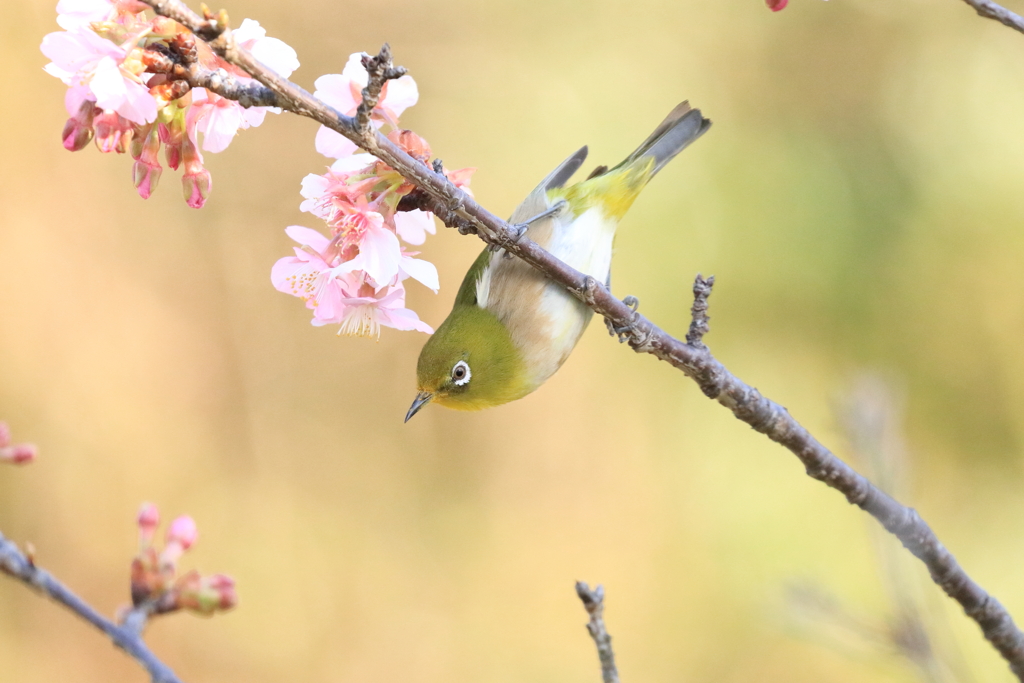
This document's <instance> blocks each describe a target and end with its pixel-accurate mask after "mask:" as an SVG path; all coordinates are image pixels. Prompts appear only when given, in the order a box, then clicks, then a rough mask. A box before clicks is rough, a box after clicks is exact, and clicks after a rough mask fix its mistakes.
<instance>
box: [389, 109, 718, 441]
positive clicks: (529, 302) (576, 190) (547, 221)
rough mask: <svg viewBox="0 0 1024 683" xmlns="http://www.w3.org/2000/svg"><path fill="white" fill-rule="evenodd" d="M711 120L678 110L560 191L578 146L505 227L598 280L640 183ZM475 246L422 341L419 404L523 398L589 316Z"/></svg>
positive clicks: (536, 277)
mask: <svg viewBox="0 0 1024 683" xmlns="http://www.w3.org/2000/svg"><path fill="white" fill-rule="evenodd" d="M710 126H711V121H709V120H708V119H706V118H704V117H703V116H702V115H701V113H700V110H699V109H691V108H690V105H689V104H688V103H687V102H683V103H682V104H680V105H678V106H677V107H676V108H675V109H673V110H672V112H671V113H670V114H669V115H668V116H667V117H666V118H665V120H664V121H662V122H661V124H660V125H659V126H658V127H657V128H656V129H655V130H654V132H653V133H651V135H650V137H648V138H647V139H646V140H644V142H643V143H642V144H641V145H640V146H639V147H638V148H637V149H636V151H634V152H633V153H632V154H630V155H629V156H628V157H626V159H625V160H624V161H623V162H622V163H620V164H619V165H618V166H614V167H612V168H608V167H606V166H600V167H598V168H597V169H595V170H594V172H593V173H591V174H590V176H589V177H588V178H587V179H586V180H584V181H582V182H579V183H576V184H574V185H570V186H568V187H566V185H565V184H566V182H567V181H568V180H569V178H570V177H571V176H572V175H573V174H574V173H575V172H576V171H577V170H578V169H579V168H580V166H582V165H583V162H584V160H585V159H586V157H587V148H586V147H583V148H582V149H580V150H579V151H578V152H576V153H575V154H573V155H572V156H570V157H569V158H568V159H566V160H565V161H563V162H562V163H561V164H560V165H559V166H558V168H556V169H555V170H554V171H552V172H551V174H550V175H549V176H548V177H547V178H545V179H544V180H543V181H542V182H541V183H540V185H538V186H537V188H536V189H535V190H534V191H533V192H531V193H530V194H529V196H527V197H526V199H525V200H523V203H522V204H520V205H519V206H518V207H517V208H516V210H515V211H514V212H513V213H512V217H511V218H510V219H509V222H510V223H512V224H513V225H520V226H528V229H529V232H528V233H527V234H528V236H529V237H530V239H532V240H533V241H535V242H536V243H537V244H539V245H540V246H541V247H543V248H544V249H546V250H548V251H549V252H550V253H551V254H552V255H553V256H555V257H556V258H558V259H561V260H562V261H564V262H565V263H567V264H568V265H570V266H572V267H573V268H575V269H576V270H579V271H581V272H583V273H586V274H588V275H591V276H592V277H594V278H596V279H597V280H598V281H600V282H608V281H609V276H610V270H611V260H612V241H613V239H614V237H615V229H616V227H617V226H618V223H619V220H620V219H621V218H622V216H623V215H624V214H625V213H626V211H627V210H628V209H629V207H630V205H632V203H633V200H634V199H636V197H637V195H638V194H640V191H641V190H642V189H643V188H644V186H645V185H647V183H648V182H649V181H650V180H651V178H653V177H654V176H655V174H656V173H657V172H658V171H660V170H661V169H662V167H663V166H664V165H665V164H667V163H668V162H669V161H670V160H671V159H672V158H673V157H675V156H676V155H677V154H679V152H681V151H683V149H685V148H686V147H687V146H688V145H689V144H690V143H691V142H693V141H694V140H696V139H697V138H698V137H700V136H701V135H702V134H703V133H704V132H705V131H706V130H707V129H708V128H709V127H710ZM504 256H505V254H504V253H503V251H498V252H493V251H491V250H490V249H484V251H483V253H481V254H480V256H479V257H478V258H477V259H476V261H475V262H474V263H473V265H472V266H471V267H470V269H469V272H468V273H466V277H465V279H463V281H462V286H461V287H460V288H459V291H458V294H457V295H456V296H455V306H454V307H453V308H452V312H451V313H450V314H449V315H448V318H447V319H445V321H444V322H443V323H441V326H440V327H438V328H437V332H435V333H434V334H433V336H431V337H430V339H428V340H427V343H426V344H425V345H424V346H423V350H422V351H421V352H420V357H419V362H418V364H417V367H416V376H417V383H418V389H419V393H418V394H417V395H416V400H415V401H413V404H412V407H411V408H409V412H408V413H407V414H406V416H405V419H406V421H408V420H409V418H411V417H412V416H413V415H415V414H416V413H417V411H419V410H420V408H422V407H423V406H424V405H426V404H427V403H428V402H429V403H437V404H439V405H442V406H446V407H448V408H456V409H458V410H480V409H483V408H489V407H491V406H496V405H501V404H502V403H508V402H509V401H514V400H516V399H518V398H522V397H523V396H526V395H527V394H529V393H530V392H532V391H533V390H534V389H536V388H537V387H539V386H540V385H541V384H543V383H544V381H545V380H547V379H548V378H549V377H551V375H553V374H554V373H555V371H556V370H558V368H559V367H561V365H562V363H564V362H565V359H566V358H568V357H569V354H570V353H571V352H572V350H573V348H574V347H575V346H576V342H578V341H579V339H580V336H581V335H582V334H583V330H584V329H586V327H587V324H588V323H589V322H590V319H591V317H592V316H593V312H592V311H591V310H590V309H589V308H587V307H586V306H585V305H584V304H583V303H582V302H580V301H578V300H577V299H576V298H574V297H573V296H572V295H571V294H569V293H568V292H566V291H565V289H563V288H562V287H561V285H558V284H556V283H554V282H551V281H550V280H548V279H547V278H546V277H544V275H542V274H541V273H540V272H539V271H537V270H536V269H535V268H533V267H532V266H530V265H529V264H527V263H525V262H523V261H521V260H519V259H508V258H504Z"/></svg>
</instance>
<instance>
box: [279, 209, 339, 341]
mask: <svg viewBox="0 0 1024 683" xmlns="http://www.w3.org/2000/svg"><path fill="white" fill-rule="evenodd" d="M285 233H287V235H288V236H289V237H291V238H292V239H293V240H295V241H296V242H298V243H299V244H300V245H302V246H301V247H296V248H295V256H287V257H285V258H282V259H279V260H278V261H277V263H275V264H274V267H273V268H272V269H271V271H270V281H271V282H272V283H273V284H274V287H275V288H276V289H277V290H278V291H280V292H284V293H285V294H291V295H292V296H297V297H299V298H300V299H302V300H303V301H304V302H305V303H306V308H308V309H310V310H312V311H313V324H314V325H326V324H328V323H334V322H339V321H340V317H339V314H340V313H341V300H342V299H343V298H345V292H344V291H343V285H344V282H343V281H342V280H341V279H339V278H337V277H335V276H334V274H333V273H332V272H331V270H332V265H331V264H330V263H328V262H327V261H326V260H325V259H324V256H323V254H324V253H325V252H326V251H327V249H328V246H329V245H330V242H331V240H329V239H328V238H326V237H324V236H323V235H321V234H320V233H319V232H317V231H316V230H311V229H309V228H304V227H302V226H301V225H292V226H289V227H288V228H286V229H285Z"/></svg>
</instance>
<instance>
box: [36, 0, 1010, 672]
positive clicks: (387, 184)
mask: <svg viewBox="0 0 1024 683" xmlns="http://www.w3.org/2000/svg"><path fill="white" fill-rule="evenodd" d="M968 2H969V3H970V4H972V5H973V6H975V7H976V8H979V7H981V6H982V5H986V6H988V5H989V4H990V3H983V2H975V1H974V0H968ZM62 4H63V3H62ZM771 4H772V5H773V7H774V8H776V9H778V8H781V7H783V6H785V2H773V3H771ZM147 8H151V9H152V10H154V11H155V13H156V16H155V17H149V16H147V13H146V12H144V10H146V9H147ZM986 16H991V13H990V14H989V15H986ZM60 23H61V26H62V27H63V28H64V29H65V31H63V32H60V33H56V34H51V35H50V36H47V38H46V39H45V40H44V42H43V51H44V52H45V53H46V54H47V56H49V57H50V58H51V59H52V60H53V63H52V64H51V65H49V67H48V71H49V72H50V73H51V74H53V75H55V76H57V77H59V78H61V79H62V80H63V81H64V82H65V83H66V84H67V85H68V86H69V91H68V97H67V98H66V104H67V107H68V113H69V115H70V116H71V118H70V120H69V121H68V124H67V126H66V127H65V129H64V134H63V140H64V145H65V146H66V147H67V148H68V149H72V150H76V149H81V148H82V147H84V146H86V145H87V144H88V142H89V141H90V139H95V140H96V141H97V144H98V146H99V147H100V149H101V151H106V152H110V151H114V152H124V151H131V152H132V154H133V156H135V158H136V163H135V166H134V169H133V179H134V182H135V185H136V187H137V188H138V189H139V192H140V194H142V195H143V196H148V195H149V194H150V193H151V192H152V191H153V189H154V188H155V185H156V182H157V181H158V180H159V177H160V172H161V171H160V166H159V161H158V160H157V154H158V152H159V150H160V148H161V146H162V147H163V148H164V149H165V152H166V159H167V163H168V165H169V166H170V167H171V168H177V167H178V165H179V164H180V165H181V166H182V167H183V169H184V175H183V188H184V194H185V196H186V199H187V201H188V203H189V205H190V206H194V207H197V208H198V207H201V206H202V205H203V204H204V203H205V202H206V201H207V199H208V197H209V193H210V189H211V187H212V178H211V177H210V175H209V172H208V171H207V170H206V169H205V167H204V165H203V158H202V152H204V151H205V152H217V151H221V150H223V149H224V148H226V147H227V146H228V144H229V143H230V141H231V139H232V138H233V136H234V134H235V133H236V132H237V131H238V130H240V129H243V128H247V127H253V126H257V125H259V124H260V123H261V122H262V121H263V119H264V118H265V116H266V114H267V113H269V112H271V111H274V112H275V113H276V111H288V112H292V113H295V114H299V115H301V116H305V117H308V118H311V119H313V120H315V121H316V122H318V123H319V124H321V127H320V129H319V131H318V132H317V136H316V145H317V148H318V149H319V150H320V151H321V152H322V153H324V154H325V155H326V156H329V157H331V158H334V159H336V160H337V161H335V163H334V165H333V166H332V167H331V170H330V172H329V173H328V174H325V175H323V176H308V177H307V178H306V181H305V182H304V188H303V196H304V198H305V201H304V202H303V204H302V208H303V209H304V210H305V211H308V212H309V213H311V214H313V215H314V216H316V217H317V218H318V219H320V220H323V221H324V222H325V223H326V226H327V228H328V230H329V235H323V234H321V233H319V232H318V231H315V230H311V229H309V228H304V227H297V226H293V227H291V228H289V235H290V236H291V237H293V238H294V239H295V240H296V241H297V242H298V243H299V246H298V247H297V248H296V251H295V255H294V256H293V257H287V258H285V259H282V260H281V261H279V262H278V263H277V265H275V267H274V274H273V280H274V284H275V286H276V287H277V288H278V289H280V290H282V291H284V292H286V293H289V294H294V295H296V296H298V297H300V298H301V299H302V300H303V301H304V302H305V304H306V306H307V307H308V308H309V309H311V310H312V311H313V323H314V324H316V325H336V326H337V327H338V329H339V331H340V332H342V333H349V334H368V335H376V334H377V333H378V332H379V329H380V327H381V326H390V327H395V328H398V329H416V330H423V331H427V330H428V329H429V328H428V327H427V326H426V325H425V324H424V323H422V322H421V321H419V319H418V318H417V317H416V315H415V314H414V313H412V312H411V311H409V310H408V309H406V308H405V291H404V285H403V282H404V281H405V280H407V279H409V278H412V279H416V280H419V281H420V282H422V283H423V284H425V285H426V286H428V287H430V288H431V289H436V271H434V269H433V266H431V265H430V264H426V263H425V262H423V261H420V260H418V259H415V258H413V256H414V254H413V253H411V252H407V251H406V250H405V247H404V246H403V242H404V243H405V244H407V245H416V244H419V243H421V242H422V241H423V239H425V234H426V233H428V232H432V231H433V223H432V218H431V217H430V215H429V214H433V215H434V216H437V217H438V218H440V219H441V220H442V221H443V222H444V223H445V224H446V225H448V226H449V227H453V228H456V229H458V230H459V232H460V233H463V234H476V235H478V236H479V237H480V238H481V239H483V240H484V241H485V242H486V243H487V244H489V245H498V246H499V247H501V248H503V249H504V250H505V251H506V252H507V253H508V254H511V255H512V256H514V257H515V258H517V259H519V260H520V261H521V262H522V263H517V264H516V265H518V266H523V264H528V265H529V266H531V267H533V268H534V269H536V271H537V272H538V273H540V274H542V276H543V277H544V278H546V279H547V281H550V282H552V283H556V284H557V285H558V286H560V287H561V288H563V289H564V291H565V292H567V293H568V294H569V295H570V296H572V297H574V298H575V299H577V300H579V301H580V302H582V303H583V305H585V306H587V307H588V308H590V309H591V310H592V311H594V312H596V313H598V314H600V315H601V316H603V317H604V318H605V319H606V320H607V321H608V322H609V324H610V325H611V326H612V327H613V328H614V329H617V330H622V331H623V335H624V337H625V339H626V341H627V342H628V343H629V345H630V346H631V347H632V348H633V349H634V350H636V351H637V352H642V353H648V354H651V355H653V356H655V357H656V358H658V359H660V360H663V361H666V362H667V363H669V364H670V365H672V366H673V367H675V368H677V369H679V370H682V371H683V372H684V373H685V374H686V375H687V376H688V377H690V378H692V379H693V380H694V381H695V382H697V384H698V385H699V387H700V388H701V390H702V391H703V392H704V393H705V394H706V395H707V396H709V397H711V398H714V399H715V400H717V401H718V402H719V403H721V404H722V405H724V406H726V407H727V408H728V409H729V410H730V411H732V412H733V414H734V415H735V416H736V417H738V418H739V419H740V420H742V421H744V422H746V423H747V424H748V425H750V426H751V427H753V428H754V429H755V430H757V431H759V432H761V433H763V434H765V435H766V436H768V437H769V438H770V439H772V440H773V441H775V442H777V443H779V444H781V445H783V446H785V447H786V448H787V449H789V450H790V451H791V452H792V453H793V454H794V455H795V456H796V457H797V458H798V459H800V461H801V462H802V463H803V464H804V466H805V468H806V470H807V473H808V474H809V475H810V476H811V477H813V478H815V479H817V480H819V481H822V482H823V483H825V484H826V485H828V486H829V487H831V488H834V489H836V490H838V491H840V492H841V493H842V494H843V495H844V496H845V497H846V498H847V500H848V501H849V502H850V503H852V504H854V505H856V506H858V507H860V508H862V509H863V510H865V511H866V512H868V513H869V514H871V515H872V516H873V517H874V518H875V519H877V520H878V521H879V523H881V524H882V525H883V527H884V528H885V529H887V530H888V531H889V532H890V533H892V534H893V535H894V536H896V537H897V538H898V539H899V540H900V541H901V542H902V543H903V545H904V546H905V547H906V548H907V549H908V550H910V551H911V552H912V553H913V554H914V555H915V556H916V557H918V558H919V559H920V560H921V561H922V562H923V563H924V564H925V565H926V566H927V567H928V569H929V571H930V573H931V575H932V578H933V579H934V581H935V582H936V583H937V584H938V585H939V586H940V587H941V588H942V589H943V590H944V591H945V592H946V593H947V594H948V595H949V596H950V597H952V598H953V599H955V600H956V601H957V602H958V603H959V604H960V605H961V606H962V607H963V608H964V610H965V612H966V613H967V614H968V616H969V617H971V618H972V619H974V620H975V621H976V622H977V623H978V625H979V626H980V627H981V629H982V632H983V634H984V635H985V637H986V638H987V639H988V640H989V641H990V642H991V643H992V645H993V646H994V647H995V648H996V649H997V650H998V651H999V652H1000V654H1001V655H1002V656H1003V657H1004V658H1005V659H1006V660H1007V661H1008V662H1009V664H1010V667H1011V669H1012V670H1013V671H1014V673H1015V674H1016V675H1017V677H1018V678H1019V679H1020V680H1024V634H1022V633H1021V631H1020V630H1019V629H1018V628H1017V626H1016V625H1015V624H1014V622H1013V620H1012V618H1011V617H1010V615H1009V613H1008V612H1007V611H1006V610H1005V609H1004V608H1003V607H1002V606H1001V605H1000V604H999V602H998V601H997V600H996V599H995V598H993V597H992V596H990V595H989V594H988V593H987V592H985V591H984V590H983V589H982V588H981V587H980V586H979V585H978V584H977V583H976V582H974V581H973V580H972V579H971V578H970V577H969V576H968V575H967V574H966V573H965V572H964V570H963V569H962V568H961V567H960V565H959V564H958V563H957V562H956V560H955V559H954V558H953V556H952V555H951V554H950V553H949V551H948V550H947V549H946V548H945V547H944V546H943V545H942V543H940V542H939V540H938V538H937V537H936V535H935V534H934V532H933V531H932V530H931V529H930V528H929V527H928V525H927V524H926V523H925V522H924V521H923V520H922V519H921V518H920V517H919V516H918V515H917V513H916V512H915V511H914V510H912V509H910V508H907V507H904V506H903V505H901V504H899V503H898V502H897V501H895V500H894V499H892V498H891V497H890V496H888V495H886V494H885V493H883V492H882V491H880V490H879V489H877V488H876V487H874V486H873V485H872V484H871V483H870V482H868V481H867V480H866V479H865V478H864V477H862V476H861V475H859V474H857V473H856V472H855V471H854V470H853V469H851V468H850V467H849V466H848V465H846V464H845V463H844V462H842V461H841V460H840V459H839V458H837V457H836V456H835V455H834V454H833V453H832V452H830V451H829V450H828V449H827V448H825V446H824V445H822V444H821V443H819V442H818V441H817V440H816V439H815V438H814V437H813V436H812V435H811V434H810V433H809V432H808V431H807V430H806V429H805V428H804V427H803V426H802V425H800V424H799V423H798V422H797V421H796V420H795V419H793V417H792V416H791V415H789V413H788V412H787V411H786V410H785V409H784V408H782V407H781V406H779V405H778V404H776V403H774V402H773V401H771V400H769V399H767V398H765V397H763V396H762V395H761V394H760V393H759V392H758V391H757V390H756V389H754V388H753V387H751V386H749V385H747V384H745V383H744V382H742V381H741V380H739V379H738V378H737V377H735V376H734V375H733V374H732V373H730V372H729V371H728V370H727V369H726V368H725V366H723V365H722V364H721V363H720V362H719V361H718V360H717V359H715V358H714V357H713V356H712V355H711V353H710V351H709V350H708V349H707V347H706V346H705V345H704V342H703V336H704V334H705V333H706V331H707V315H706V311H707V301H706V300H707V295H708V293H709V292H710V288H711V281H710V279H709V280H707V281H703V280H701V279H698V283H697V284H696V285H695V288H694V291H695V294H696V301H695V303H694V307H693V313H694V315H693V321H692V324H691V327H690V330H689V334H688V335H687V337H686V340H685V341H682V340H679V339H676V338H675V337H672V336H671V335H669V334H668V333H666V332H665V331H664V330H662V329H661V328H659V327H658V326H657V325H655V324H654V323H653V322H651V321H650V320H648V319H647V318H646V317H644V316H643V315H641V314H640V313H638V312H637V311H635V310H634V309H633V308H632V307H630V306H629V305H627V304H626V303H625V302H623V301H620V300H618V299H617V298H616V297H615V296H613V295H612V294H611V292H610V291H609V289H608V288H607V287H605V286H603V285H602V284H601V282H603V281H604V278H601V279H598V278H596V277H594V275H593V274H590V273H588V272H585V271H586V269H580V268H577V267H573V264H571V263H567V262H566V261H565V260H563V259H559V258H557V257H556V256H554V255H552V254H551V253H550V252H549V251H547V250H546V249H544V248H543V247H542V245H541V244H539V243H538V241H537V239H539V237H538V233H539V232H540V230H534V229H531V231H530V232H529V233H527V234H526V235H525V236H523V235H522V234H521V233H520V231H519V230H517V228H516V227H515V225H513V224H510V223H509V222H506V221H504V220H502V219H500V218H498V217H497V216H495V215H494V214H493V213H491V212H489V211H487V210H486V209H485V208H483V207H482V206H481V205H480V204H478V203H477V202H476V201H475V200H474V198H473V197H472V196H471V195H470V194H469V192H468V191H467V188H466V183H467V181H468V177H469V173H470V171H469V169H464V170H462V171H446V170H445V169H444V166H443V165H442V164H441V163H440V162H439V161H438V160H436V159H431V156H432V153H431V151H430V148H429V146H428V145H427V144H426V142H425V141H424V140H423V139H422V138H421V137H419V136H418V135H416V134H415V133H412V132H411V131H407V130H404V129H402V128H401V127H400V125H399V122H398V117H399V115H400V114H401V112H402V110H404V109H405V108H406V107H408V106H410V105H411V104H413V103H414V102H415V101H416V99H417V97H418V92H417V91H416V88H415V84H414V83H413V82H412V79H411V77H409V76H408V75H407V74H405V73H404V70H402V69H400V68H396V67H394V66H393V65H392V64H391V60H390V53H389V51H388V50H387V49H385V50H382V51H381V52H380V53H379V54H378V55H376V56H375V57H370V56H368V55H353V57H352V58H350V59H349V62H348V64H347V65H346V67H345V69H344V70H343V72H342V73H341V74H334V75H327V76H322V77H321V78H318V79H317V80H316V92H315V93H313V94H311V93H309V92H307V91H306V90H304V89H303V88H301V87H300V86H298V85H296V84H295V83H293V82H292V81H290V80H288V77H289V76H290V74H291V72H292V71H293V70H294V69H295V68H297V66H298V60H297V58H295V55H294V51H292V50H291V49H290V48H288V47H287V46H286V45H284V44H283V43H280V41H274V39H272V38H267V37H266V34H265V32H264V31H263V29H262V28H260V27H259V24H257V23H256V22H248V21H246V22H242V24H241V25H240V26H239V27H238V28H237V29H236V30H232V28H231V27H230V25H229V21H228V17H227V14H226V13H225V12H223V11H221V12H218V13H213V12H210V11H208V10H205V9H204V12H203V14H201V15H200V14H197V13H195V12H193V11H192V10H190V9H189V8H188V7H187V6H186V5H184V4H183V3H182V2H181V1H180V0H144V2H141V1H140V2H137V1H136V0H116V2H111V1H108V0H96V1H95V2H94V3H81V4H75V5H74V9H71V4H70V3H69V5H68V11H66V12H63V13H62V15H61V20H60ZM269 108H274V109H269ZM670 120H671V115H670V119H669V120H667V121H670ZM659 130H660V128H659ZM199 133H202V134H203V141H202V143H201V144H200V142H199ZM357 148H359V149H362V150H364V151H365V152H367V153H368V154H356V153H355V151H356V149H357ZM642 149H643V146H641V150H642ZM638 151H639V150H638ZM655 163H657V161H655ZM613 170H614V169H613ZM564 180H565V179H562V183H561V184H564ZM559 186H560V185H559ZM540 209H541V210H543V207H540ZM416 211H421V212H425V213H422V214H417V213H416ZM537 213H538V212H537V211H534V212H532V213H529V214H526V215H524V216H521V217H520V220H523V219H525V218H528V217H529V216H530V215H536V214H537ZM531 238H537V239H531ZM523 267H524V268H525V266H523ZM470 294H472V295H473V296H476V297H477V300H478V301H479V297H480V296H481V294H489V291H488V290H487V288H482V289H477V288H473V291H472V292H467V294H466V296H467V297H468V296H469V295H470ZM460 296H462V293H461V292H460ZM467 376H468V373H467ZM19 566H21V565H19Z"/></svg>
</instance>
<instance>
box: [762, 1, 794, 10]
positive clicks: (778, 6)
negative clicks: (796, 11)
mask: <svg viewBox="0 0 1024 683" xmlns="http://www.w3.org/2000/svg"><path fill="white" fill-rule="evenodd" d="M765 4H767V5H768V9H770V10H771V11H773V12H778V11H780V10H784V9H786V5H788V4H789V0H765Z"/></svg>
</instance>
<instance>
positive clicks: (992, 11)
mask: <svg viewBox="0 0 1024 683" xmlns="http://www.w3.org/2000/svg"><path fill="white" fill-rule="evenodd" d="M964 2H966V3H967V4H968V5H970V6H971V7H973V8H974V10H975V11H976V12H977V13H978V14H980V15H981V16H983V17H985V18H986V19H995V20H996V21H998V22H999V23H1000V24H1003V25H1004V26H1009V27H1010V28H1012V29H1014V30H1015V31H1020V32H1021V33H1024V17H1022V16H1020V15H1019V14H1015V13H1014V12H1011V11H1010V10H1008V9H1006V8H1005V7H1003V6H1001V5H997V4H996V3H994V2H992V0H964Z"/></svg>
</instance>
